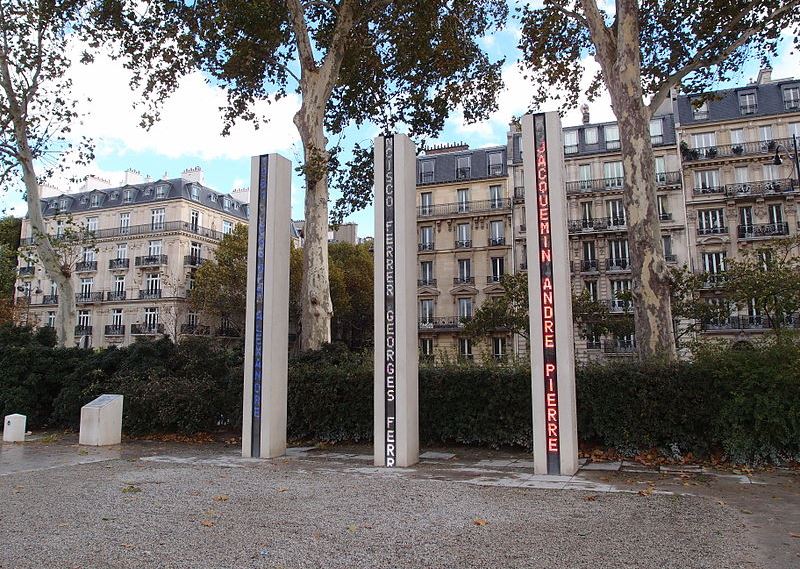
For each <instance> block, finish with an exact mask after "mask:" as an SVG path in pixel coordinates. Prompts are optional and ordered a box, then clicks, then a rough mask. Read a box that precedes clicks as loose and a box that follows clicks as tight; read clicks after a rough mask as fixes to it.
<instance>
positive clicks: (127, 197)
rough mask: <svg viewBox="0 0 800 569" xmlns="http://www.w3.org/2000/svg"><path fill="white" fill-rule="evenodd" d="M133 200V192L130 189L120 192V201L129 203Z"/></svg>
mask: <svg viewBox="0 0 800 569" xmlns="http://www.w3.org/2000/svg"><path fill="white" fill-rule="evenodd" d="M132 201H133V192H132V191H130V190H125V191H124V192H123V193H122V203H131V202H132Z"/></svg>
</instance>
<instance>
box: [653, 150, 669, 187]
mask: <svg viewBox="0 0 800 569" xmlns="http://www.w3.org/2000/svg"><path fill="white" fill-rule="evenodd" d="M655 168H656V184H664V183H666V181H667V163H666V159H665V158H664V157H663V156H656V158H655Z"/></svg>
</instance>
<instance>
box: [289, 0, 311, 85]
mask: <svg viewBox="0 0 800 569" xmlns="http://www.w3.org/2000/svg"><path fill="white" fill-rule="evenodd" d="M286 6H287V7H288V8H289V13H290V15H291V17H292V27H293V28H294V37H295V43H296V44H297V53H298V55H299V57H300V68H301V69H302V70H303V71H306V70H308V71H313V70H315V69H316V68H317V61H316V60H315V59H314V50H313V49H312V47H311V39H310V38H309V35H308V25H307V24H306V14H305V10H304V9H303V5H302V4H301V3H300V0H286Z"/></svg>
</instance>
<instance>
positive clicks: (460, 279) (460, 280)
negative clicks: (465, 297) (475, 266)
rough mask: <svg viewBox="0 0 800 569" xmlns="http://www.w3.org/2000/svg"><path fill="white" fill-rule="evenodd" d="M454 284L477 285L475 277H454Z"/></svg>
mask: <svg viewBox="0 0 800 569" xmlns="http://www.w3.org/2000/svg"><path fill="white" fill-rule="evenodd" d="M453 284H454V285H460V284H475V277H465V276H460V277H453Z"/></svg>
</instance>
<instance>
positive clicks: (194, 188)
mask: <svg viewBox="0 0 800 569" xmlns="http://www.w3.org/2000/svg"><path fill="white" fill-rule="evenodd" d="M189 192H190V195H191V197H192V199H193V200H194V201H200V189H199V188H198V187H197V186H195V185H192V187H191V189H190V190H189Z"/></svg>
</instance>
